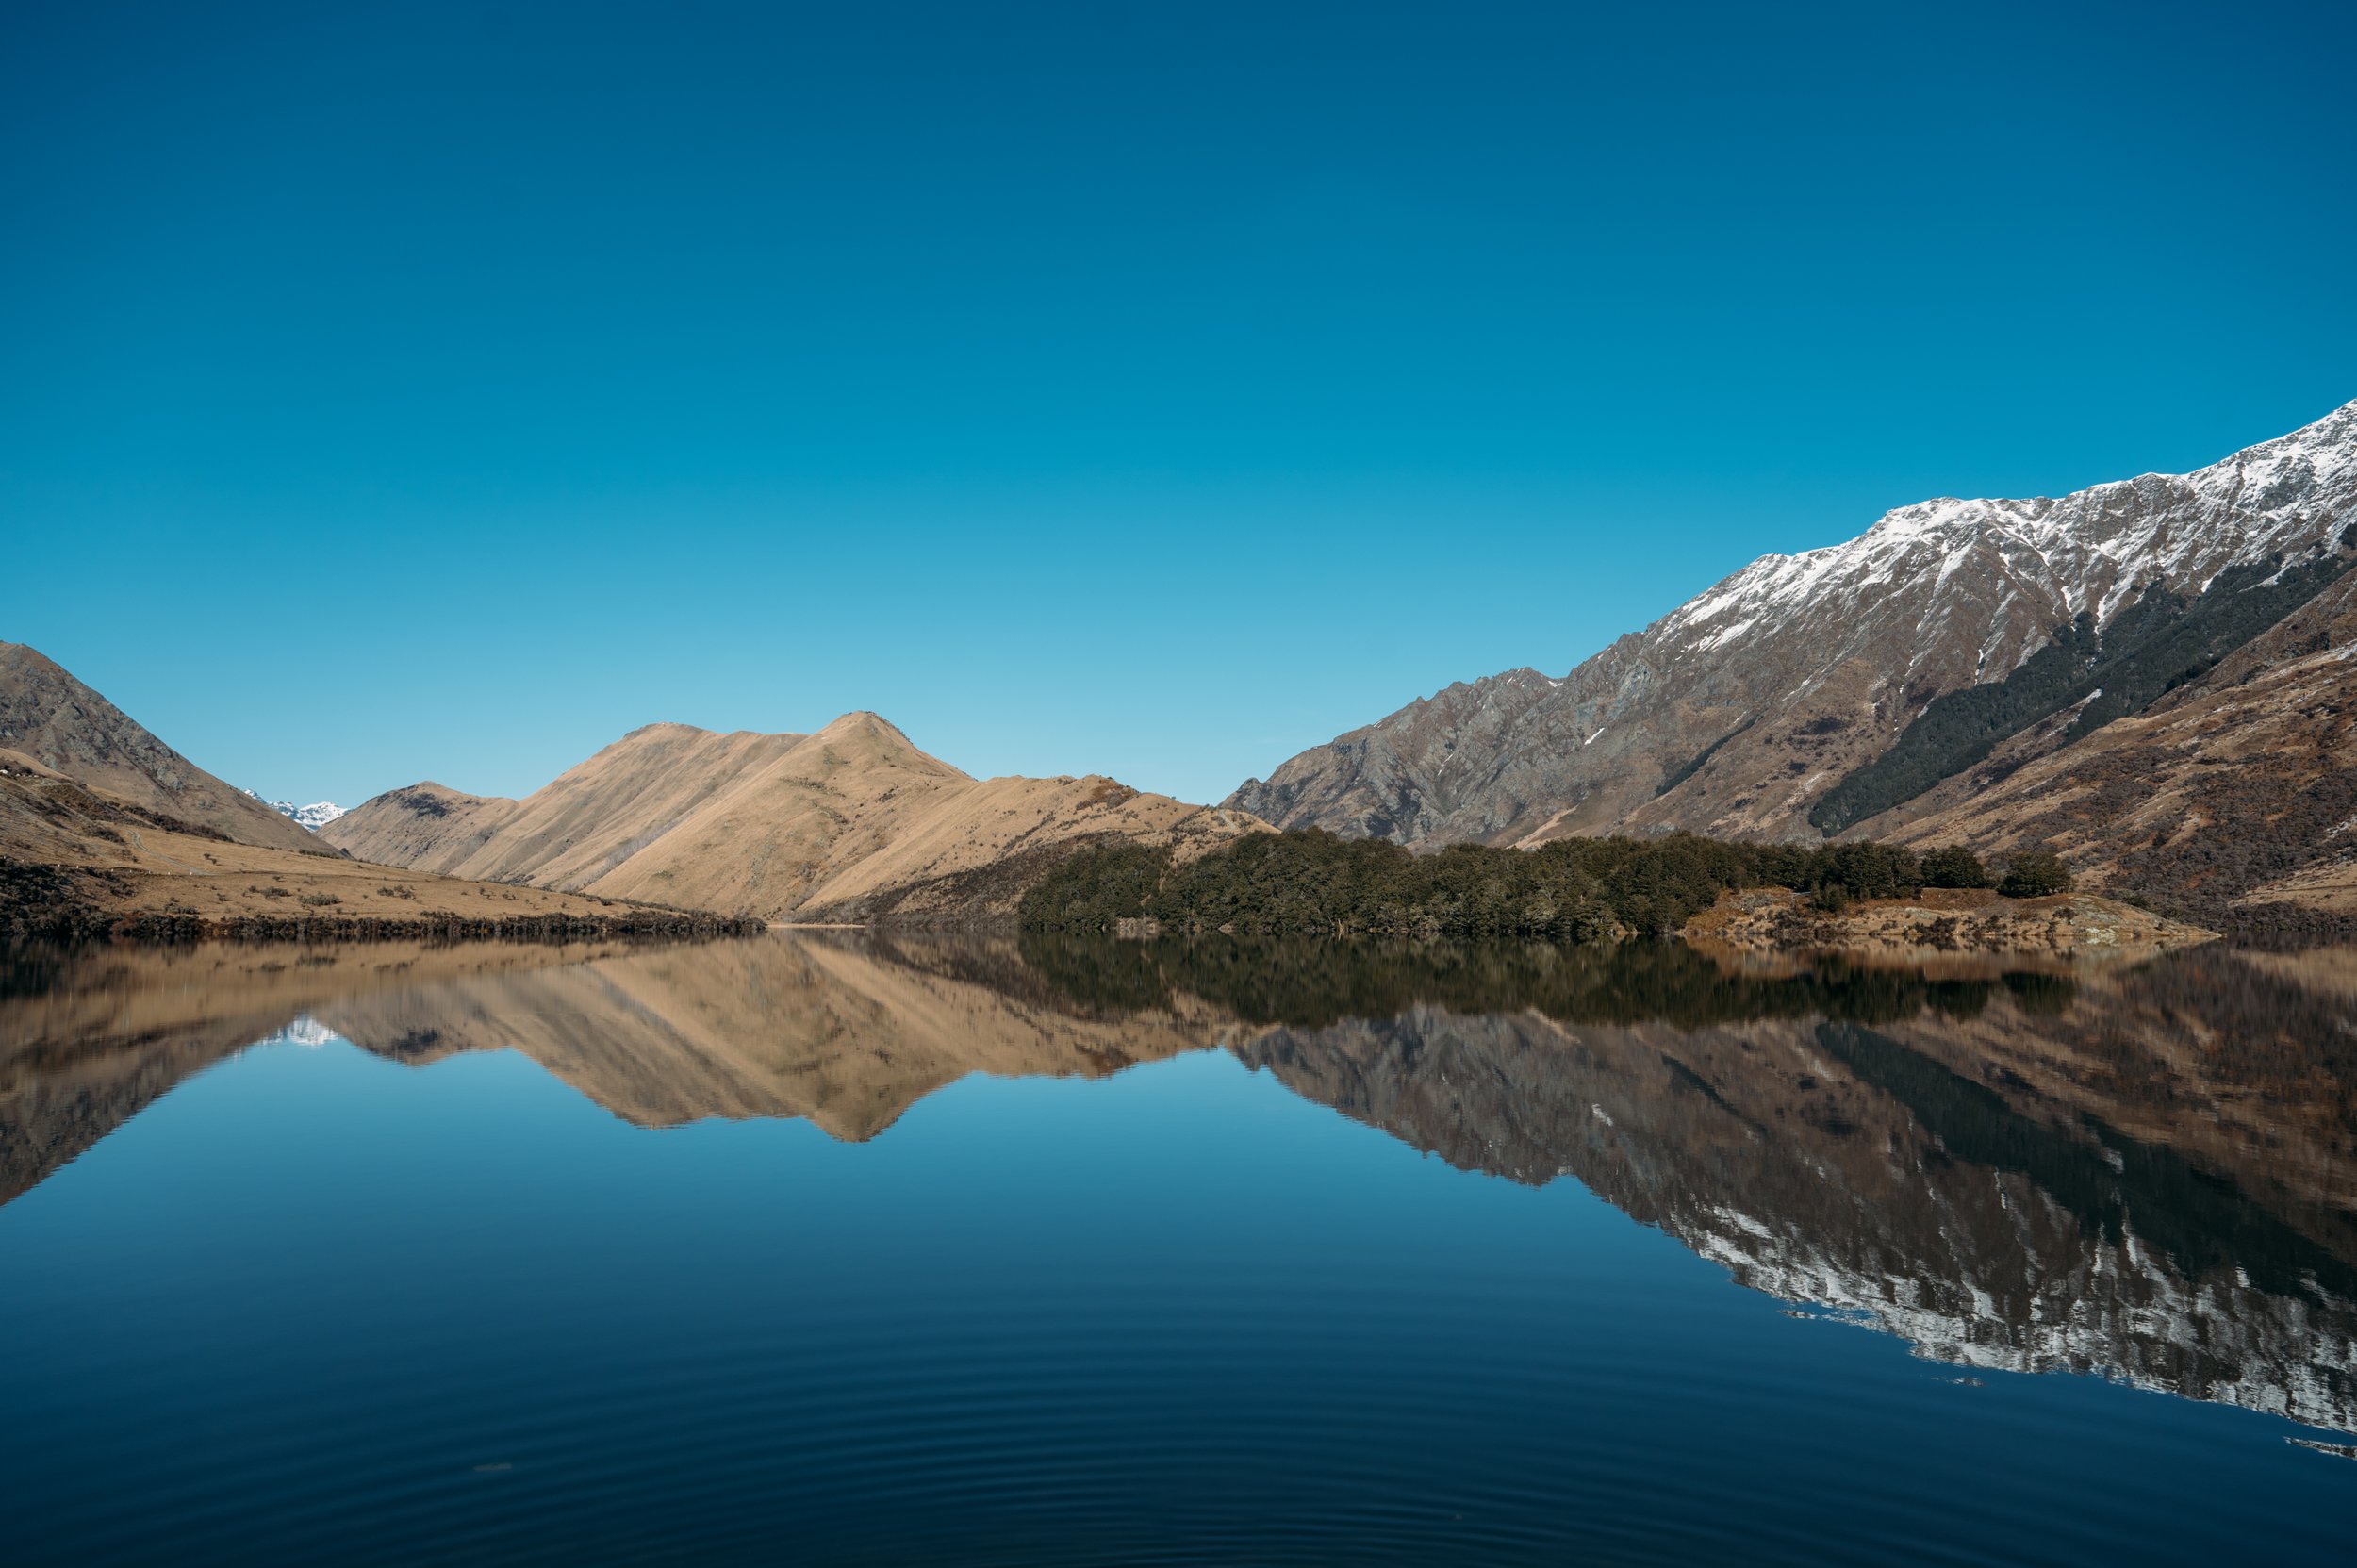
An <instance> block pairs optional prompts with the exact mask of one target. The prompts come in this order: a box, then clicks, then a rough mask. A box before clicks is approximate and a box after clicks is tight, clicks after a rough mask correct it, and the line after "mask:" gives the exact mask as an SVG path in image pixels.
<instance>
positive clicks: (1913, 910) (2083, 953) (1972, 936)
mask: <svg viewBox="0 0 2357 1568" xmlns="http://www.w3.org/2000/svg"><path fill="white" fill-rule="evenodd" d="M1682 934H1683V935H1684V936H1685V937H1686V939H1687V940H1688V941H1689V942H1693V943H1695V944H1696V945H1698V946H1702V947H1717V948H1722V949H1732V950H1735V951H1738V952H1744V953H1769V954H1788V953H1842V954H1846V955H1849V956H1852V957H1859V958H1868V959H1888V960H1916V959H1921V958H1925V957H1930V956H1937V955H1943V954H1989V955H2002V956H2006V957H2029V958H2044V959H2057V960H2063V961H2066V962H2076V961H2079V960H2085V959H2114V958H2124V959H2143V958H2151V957H2153V956H2154V955H2156V954H2159V953H2164V952H2168V951H2171V950H2173V949H2179V948H2189V947H2194V946H2197V945H2199V944H2200V943H2203V942H2212V941H2216V940H2217V933H2215V932H2210V931H2204V930H2202V929H2201V928H2200V927H2199V926H2189V925H2185V924H2184V923H2182V922H2180V921H2176V920H2169V919H2165V918H2163V917H2162V916H2158V915H2154V914H2152V913H2151V911H2149V910H2142V909H2137V908H2135V907H2134V905H2132V904H2124V903H2119V902H2118V901H2116V900H2111V899H2104V898H2099V897H2097V896H2096V895H2094V894H2092V893H2061V894H2055V895H2053V896H2052V897H2049V898H2042V899H2006V898H2000V897H1999V896H1998V895H1997V894H1995V893H1991V892H1988V891H1986V889H1970V890H1965V889H1953V890H1951V889H1938V888H1926V889H1924V890H1923V891H1922V892H1921V893H1920V894H1919V895H1918V896H1917V897H1915V898H1913V899H1888V900H1873V901H1871V902H1866V903H1859V904H1853V905H1851V906H1850V907H1849V908H1847V909H1843V910H1839V911H1831V910H1824V909H1820V908H1818V907H1816V906H1815V905H1814V904H1812V903H1811V902H1810V901H1809V900H1808V899H1807V898H1806V897H1805V896H1804V895H1802V894H1799V893H1792V892H1787V891H1785V890H1784V889H1781V888H1770V889H1752V890H1748V891H1745V892H1739V893H1727V894H1723V895H1722V896H1721V898H1720V900H1719V901H1718V903H1716V904H1715V905H1713V906H1712V907H1711V908H1709V909H1707V910H1705V911H1704V912H1703V913H1702V914H1700V915H1698V916H1695V917H1694V918H1693V919H1692V920H1690V921H1689V922H1688V923H1687V925H1686V928H1685V931H1684V932H1683V933H1682Z"/></svg>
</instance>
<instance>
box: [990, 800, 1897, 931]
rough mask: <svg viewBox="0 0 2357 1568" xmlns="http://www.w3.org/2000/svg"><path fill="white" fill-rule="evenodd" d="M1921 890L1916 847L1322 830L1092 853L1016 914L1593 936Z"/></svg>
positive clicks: (1247, 926) (1045, 883)
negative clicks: (1750, 898)
mask: <svg viewBox="0 0 2357 1568" xmlns="http://www.w3.org/2000/svg"><path fill="white" fill-rule="evenodd" d="M1920 882H1921V879H1920V873H1919V871H1918V870H1917V867H1916V859H1915V856H1914V854H1913V853H1912V852H1911V851H1909V850H1902V849H1896V848H1893V847H1891V846H1888V845H1882V844H1834V845H1827V846H1825V847H1823V848H1821V849H1818V850H1807V849H1804V848H1802V847H1800V846H1798V845H1790V844H1735V843H1728V842H1725V841H1722V840H1719V839H1711V838H1703V837H1698V836H1696V835H1694V834H1665V835H1662V836H1660V837H1656V838H1564V839H1558V840H1556V841H1555V842H1553V843H1550V844H1546V845H1542V846H1541V847H1540V848H1538V849H1536V850H1500V849H1491V848H1489V847H1487V846H1484V845H1476V844H1458V845H1452V846H1450V847H1449V848H1447V849H1445V850H1441V851H1440V852H1439V853H1437V854H1412V853H1410V852H1409V851H1408V850H1405V849H1402V848H1401V847H1400V846H1398V845H1396V844H1393V843H1390V842H1387V841H1385V840H1381V839H1366V838H1360V839H1345V838H1338V837H1336V836H1335V835H1334V834H1330V833H1327V832H1324V831H1323V830H1319V829H1314V828H1312V829H1306V830H1301V831H1296V832H1293V833H1282V834H1251V835H1250V836H1248V837H1245V838H1242V839H1239V840H1237V841H1236V842H1235V843H1233V844H1231V845H1228V846H1227V847H1226V848H1224V849H1222V850H1217V851H1215V852H1213V853H1211V854H1209V855H1206V856H1203V857H1202V858H1201V859H1198V860H1195V861H1191V862H1188V863H1187V864H1185V865H1173V864H1171V862H1170V858H1169V856H1168V854H1167V853H1166V852H1165V851H1161V850H1144V849H1140V848H1139V847H1137V846H1135V845H1114V846H1107V847H1104V848H1100V849H1095V850H1083V851H1081V852H1080V853H1079V854H1077V855H1074V856H1073V857H1072V858H1070V859H1068V860H1066V861H1065V862H1064V863H1063V865H1061V866H1059V867H1056V869H1055V870H1054V871H1052V872H1050V873H1049V874H1048V875H1047V877H1046V878H1045V879H1044V880H1042V881H1041V882H1040V883H1037V884H1036V885H1035V886H1034V887H1033V888H1032V889H1031V891H1030V893H1029V894H1028V895H1026V896H1025V898H1024V900H1023V904H1022V917H1023V923H1024V924H1025V925H1026V926H1028V927H1030V928H1032V929H1034V930H1044V931H1107V930H1111V929H1113V926H1114V925H1115V923H1116V922H1118V921H1120V920H1124V919H1139V918H1152V919H1156V920H1159V921H1161V922H1162V924H1163V925H1166V926H1171V927H1174V928H1179V929H1194V930H1215V929H1217V928H1219V927H1222V926H1228V927H1232V928H1234V929H1236V930H1238V931H1252V932H1261V933H1306V932H1358V933H1418V932H1422V933H1434V932H1447V933H1464V934H1519V935H1529V936H1549V937H1555V938H1558V939H1560V940H1568V941H1574V942H1592V941H1602V940H1606V939H1608V938H1609V937H1611V936H1612V935H1613V934H1614V933H1616V932H1617V931H1619V930H1624V929H1625V930H1629V931H1635V932H1640V933H1656V932H1667V931H1674V930H1676V929H1677V928H1678V927H1679V926H1681V925H1683V924H1685V923H1686V922H1687V921H1688V920H1689V919H1690V918H1692V917H1693V916H1695V915H1697V914H1699V913H1700V912H1702V911H1703V910H1705V909H1707V908H1708V907H1709V906H1710V905H1711V903H1712V902H1713V901H1714V900H1717V898H1718V897H1719V895H1720V894H1721V893H1722V892H1723V891H1725V890H1726V889H1729V888H1739V887H1789V888H1795V889H1799V890H1801V891H1805V892H1809V893H1813V894H1816V895H1818V896H1819V897H1820V898H1821V899H1823V900H1828V901H1831V900H1838V899H1880V898H1897V897H1904V896H1906V895H1908V894H1911V893H1913V892H1914V891H1915V890H1916V889H1917V887H1919V886H1920Z"/></svg>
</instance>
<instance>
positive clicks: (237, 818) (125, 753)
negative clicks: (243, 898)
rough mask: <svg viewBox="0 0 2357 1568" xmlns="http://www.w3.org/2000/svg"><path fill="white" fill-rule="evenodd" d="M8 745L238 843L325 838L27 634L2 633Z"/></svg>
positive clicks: (299, 844) (293, 846)
mask: <svg viewBox="0 0 2357 1568" xmlns="http://www.w3.org/2000/svg"><path fill="white" fill-rule="evenodd" d="M0 751H13V752H16V753H18V754H19V755H21V756H24V757H25V758H27V759H29V760H30V761H32V762H34V763H37V764H39V765H40V766H41V767H43V768H46V769H48V770H49V771H51V772H53V773H56V774H58V775H60V776H62V777H64V778H66V779H70V780H72V781H73V782H74V783H75V784H80V785H82V786H83V787H84V788H87V789H92V790H98V791H101V792H103V793H104V794H105V795H107V797H109V798H111V799H113V800H116V801H123V802H125V803H127V804H129V805H132V806H136V807H139V808H140V809H142V810H145V811H150V812H154V813H157V814H158V815H160V816H163V817H173V818H176V819H178V820H179V821H182V822H187V823H192V824H194V825H195V826H197V827H199V828H205V829H209V830H210V831H212V832H214V833H217V834H221V835H222V836H223V837H224V838H227V839H229V840H230V841H232V842H233V843H238V844H255V845H261V846H265V847H268V848H272V849H280V850H316V849H318V848H319V846H318V845H317V844H316V843H314V842H313V841H312V839H311V836H310V834H308V833H307V832H305V830H304V829H302V828H300V827H298V826H296V825H295V824H294V823H292V822H290V821H288V819H287V818H286V817H281V816H280V815H278V813H276V812H274V811H272V810H271V809H270V807H268V806H266V805H264V804H262V803H261V802H260V801H256V800H255V799H254V798H253V797H252V796H250V795H248V794H247V793H246V792H245V791H243V790H241V789H234V788H232V787H230V786H229V785H228V784H223V783H222V781H221V780H219V779H216V778H214V777H213V776H212V775H211V774H210V773H207V772H206V771H205V769H203V768H202V767H197V766H196V764H194V763H192V762H190V760H189V759H188V758H186V757H184V756H182V755H181V754H180V753H179V752H177V751H173V749H172V748H171V747H169V746H167V745H165V744H164V743H163V742H162V741H160V740H158V739H157V738H156V737H155V736H154V735H152V734H148V733H147V731H145V730H144V729H141V728H140V726H139V724H138V723H136V722H135V721H134V720H133V719H132V718H131V717H130V716H129V715H127V714H125V713H124V711H123V710H122V709H120V708H118V707H116V706H115V705H114V704H113V703H112V702H109V701H107V700H106V699H105V698H104V697H101V696H99V695H98V693H96V692H94V691H92V690H91V688H90V687H88V686H86V685H83V684H82V683H81V682H79V681H77V680H75V679H74V677H73V676H71V675H69V674H67V673H66V672H65V670H63V669H62V668H58V666H57V665H56V664H54V663H52V662H51V661H49V660H48V659H46V658H43V657H42V656H41V654H40V653H39V652H35V651H34V650H33V649H30V648H27V647H25V645H24V644H23V643H16V642H0Z"/></svg>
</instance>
